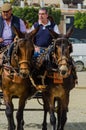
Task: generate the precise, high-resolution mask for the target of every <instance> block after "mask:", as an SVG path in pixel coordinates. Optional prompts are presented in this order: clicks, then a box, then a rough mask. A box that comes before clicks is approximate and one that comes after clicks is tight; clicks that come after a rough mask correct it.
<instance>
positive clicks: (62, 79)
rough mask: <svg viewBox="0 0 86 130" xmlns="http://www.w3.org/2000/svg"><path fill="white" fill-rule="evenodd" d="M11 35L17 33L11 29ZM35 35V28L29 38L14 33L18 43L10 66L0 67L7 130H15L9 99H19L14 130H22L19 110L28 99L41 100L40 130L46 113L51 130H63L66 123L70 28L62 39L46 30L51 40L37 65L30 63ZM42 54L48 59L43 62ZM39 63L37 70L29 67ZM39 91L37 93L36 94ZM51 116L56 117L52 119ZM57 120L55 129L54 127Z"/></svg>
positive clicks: (70, 82) (70, 85) (70, 86)
mask: <svg viewBox="0 0 86 130" xmlns="http://www.w3.org/2000/svg"><path fill="white" fill-rule="evenodd" d="M14 31H17V29H15V28H14ZM37 31H38V28H37V29H35V30H34V31H32V32H31V33H30V34H22V33H21V32H19V31H17V34H18V37H19V39H18V40H17V42H16V45H15V46H14V49H13V52H12V56H11V59H10V63H9V64H10V66H8V62H7V65H4V66H3V69H2V92H3V93H2V92H0V97H3V98H4V102H5V105H6V109H5V111H6V116H7V120H8V130H15V127H16V126H15V123H14V118H13V111H14V106H13V103H12V98H14V97H18V98H19V107H18V110H17V115H16V118H17V130H23V129H24V119H23V110H24V107H25V101H26V100H27V99H31V97H34V98H38V97H39V98H42V99H43V103H44V105H43V110H44V119H43V124H42V130H47V120H46V119H47V112H49V113H50V122H51V125H52V126H53V130H56V129H57V130H64V125H65V123H66V120H67V112H68V104H69V95H70V90H71V89H73V88H74V87H75V79H74V75H73V72H74V71H73V65H72V61H71V58H70V53H71V51H72V48H71V44H70V42H69V40H68V38H69V37H70V35H71V33H72V28H70V29H69V30H68V32H67V34H65V35H61V34H56V33H55V32H53V31H52V30H49V31H50V33H51V35H52V37H53V39H55V40H54V41H53V43H52V45H50V46H49V47H48V48H47V49H46V50H45V52H44V53H43V54H42V55H40V57H39V58H38V61H37V62H32V56H33V52H34V43H33V38H34V36H35V34H36V33H37ZM46 54H48V58H46V56H47V55H46ZM42 59H44V60H43V64H42V65H41V66H37V67H36V68H35V67H33V66H36V63H37V64H38V63H39V61H42ZM46 59H47V60H46ZM34 63H35V65H34ZM38 65H39V64H38ZM34 68H35V69H34ZM40 91H41V93H39V92H40ZM55 102H57V104H58V105H57V107H58V109H56V108H57V107H55ZM55 112H56V113H57V117H55ZM57 119H58V125H56V120H57Z"/></svg>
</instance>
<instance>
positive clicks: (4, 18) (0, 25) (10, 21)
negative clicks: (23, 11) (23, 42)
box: [0, 3, 26, 47]
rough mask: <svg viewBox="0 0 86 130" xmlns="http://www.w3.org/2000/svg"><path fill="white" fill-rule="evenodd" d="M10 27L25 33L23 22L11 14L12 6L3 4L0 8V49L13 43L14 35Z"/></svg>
mask: <svg viewBox="0 0 86 130" xmlns="http://www.w3.org/2000/svg"><path fill="white" fill-rule="evenodd" d="M12 25H14V26H15V27H16V28H18V29H19V30H20V31H21V32H26V26H25V24H24V22H23V20H21V19H20V18H18V17H16V16H14V15H13V14H12V5H11V4H10V3H4V4H3V5H2V7H1V16H0V47H3V46H7V45H9V44H11V43H12V42H13V40H14V37H15V34H14V32H13V31H12Z"/></svg>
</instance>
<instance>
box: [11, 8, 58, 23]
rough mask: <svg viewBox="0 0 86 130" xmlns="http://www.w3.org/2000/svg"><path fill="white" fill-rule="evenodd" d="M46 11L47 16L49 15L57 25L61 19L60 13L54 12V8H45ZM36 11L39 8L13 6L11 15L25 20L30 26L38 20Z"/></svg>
mask: <svg viewBox="0 0 86 130" xmlns="http://www.w3.org/2000/svg"><path fill="white" fill-rule="evenodd" d="M47 9H48V12H49V15H51V16H52V17H53V18H54V20H55V22H56V23H57V24H59V23H60V19H61V11H60V10H56V9H54V8H53V9H51V8H50V7H47ZM38 10H39V8H35V7H28V6H25V7H24V8H21V7H18V6H17V7H16V6H15V7H14V8H13V14H14V15H16V16H18V17H19V18H21V19H23V20H27V21H28V22H29V23H30V25H32V24H33V23H34V22H36V21H37V20H38Z"/></svg>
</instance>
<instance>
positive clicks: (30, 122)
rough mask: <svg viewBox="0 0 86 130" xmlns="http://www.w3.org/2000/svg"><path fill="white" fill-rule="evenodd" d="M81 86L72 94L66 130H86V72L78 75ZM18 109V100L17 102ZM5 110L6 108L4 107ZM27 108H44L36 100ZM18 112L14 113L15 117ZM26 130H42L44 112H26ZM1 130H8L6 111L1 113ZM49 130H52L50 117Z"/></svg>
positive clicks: (29, 103) (28, 104) (29, 102)
mask: <svg viewBox="0 0 86 130" xmlns="http://www.w3.org/2000/svg"><path fill="white" fill-rule="evenodd" d="M78 78H79V84H78V85H77V86H76V88H74V89H73V90H72V91H71V93H70V103H69V112H68V120H67V123H66V126H65V130H86V72H79V73H78ZM14 103H15V108H17V100H16V101H15V100H14ZM2 108H4V106H2ZM26 108H42V106H40V105H39V104H38V102H37V101H36V100H34V99H32V100H30V101H28V102H27V104H26ZM15 114H16V111H15V112H14V115H15ZM24 119H25V130H41V129H42V125H41V124H42V119H43V111H24ZM0 130H7V120H6V117H5V113H4V111H0ZM48 130H51V126H50V123H49V116H48Z"/></svg>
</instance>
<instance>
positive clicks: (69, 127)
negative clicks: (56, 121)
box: [25, 122, 86, 130]
mask: <svg viewBox="0 0 86 130" xmlns="http://www.w3.org/2000/svg"><path fill="white" fill-rule="evenodd" d="M27 129H29V130H32V129H33V130H41V129H42V125H41V124H35V123H30V124H26V125H25V130H27ZM48 130H51V125H50V124H48ZM65 130H86V123H85V122H79V123H67V124H66V125H65Z"/></svg>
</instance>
